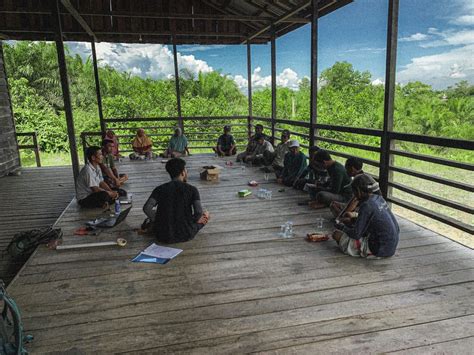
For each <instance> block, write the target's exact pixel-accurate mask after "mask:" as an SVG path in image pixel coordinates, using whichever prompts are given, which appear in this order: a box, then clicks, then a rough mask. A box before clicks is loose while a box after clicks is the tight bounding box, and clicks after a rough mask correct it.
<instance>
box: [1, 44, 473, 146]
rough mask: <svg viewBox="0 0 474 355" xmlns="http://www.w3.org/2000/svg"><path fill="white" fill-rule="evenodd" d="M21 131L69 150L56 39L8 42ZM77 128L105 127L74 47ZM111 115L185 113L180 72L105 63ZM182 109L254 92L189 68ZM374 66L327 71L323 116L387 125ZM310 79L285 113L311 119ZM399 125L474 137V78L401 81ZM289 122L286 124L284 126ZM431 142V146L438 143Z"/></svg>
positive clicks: (266, 110) (267, 100) (267, 101)
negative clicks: (443, 82) (146, 74)
mask: <svg viewBox="0 0 474 355" xmlns="http://www.w3.org/2000/svg"><path fill="white" fill-rule="evenodd" d="M4 55H5V62H6V67H7V74H8V78H9V82H8V83H9V86H10V90H11V97H12V102H13V108H14V114H15V121H16V125H17V131H18V132H22V131H34V130H36V131H37V132H38V133H39V139H40V145H41V149H42V150H43V151H50V152H51V151H62V150H67V149H68V145H67V139H66V124H65V119H64V111H63V107H62V106H63V102H62V95H61V87H60V84H59V73H58V69H57V56H56V49H55V46H54V44H51V43H44V42H34V43H33V42H17V43H15V44H14V45H9V44H5V45H4ZM67 65H68V72H69V80H70V85H71V99H72V102H73V107H74V119H75V125H76V132H77V133H78V134H79V133H80V132H82V131H97V130H98V129H99V120H98V114H97V103H96V95H95V84H94V77H93V67H92V63H91V61H90V60H87V61H85V62H84V61H83V60H82V59H81V58H80V57H79V56H78V55H76V56H72V55H70V54H68V55H67ZM99 71H100V73H99V76H100V84H101V89H102V96H103V107H104V114H105V116H106V117H109V118H110V117H167V116H177V112H176V95H175V82H174V80H173V79H168V80H152V79H143V78H140V77H136V76H131V75H130V74H129V73H123V72H118V71H116V70H114V69H113V68H111V67H109V66H101V67H100V69H99ZM180 74H181V75H180V85H181V90H182V98H181V99H182V112H183V115H185V116H229V115H245V114H246V112H247V98H246V97H245V95H244V94H242V92H240V91H239V89H238V87H237V85H236V84H235V82H234V81H233V80H232V79H230V78H228V77H226V76H225V75H222V74H221V73H220V72H211V73H205V74H203V73H200V74H199V75H197V76H194V75H193V74H192V73H190V72H188V71H181V73H180ZM371 80H372V78H371V74H370V73H369V72H359V71H357V70H355V69H354V68H353V67H352V65H351V64H349V63H347V62H338V63H335V64H334V65H333V66H332V67H331V68H328V69H326V70H324V71H323V72H322V73H321V77H320V82H321V84H322V85H321V89H320V91H319V93H318V122H321V123H330V124H336V125H348V126H354V127H368V128H381V127H382V118H383V100H384V87H383V85H373V84H372V82H371ZM309 98H310V85H309V81H308V79H306V78H305V79H303V80H302V81H301V83H300V87H299V90H296V91H293V90H290V89H287V88H281V87H279V88H278V90H277V112H278V114H277V115H278V117H279V118H286V119H291V120H301V121H307V120H308V119H309V118H308V117H309V112H310V108H309ZM395 107H396V108H395V129H396V130H398V131H402V132H411V133H419V134H425V135H433V136H447V137H452V138H461V139H469V140H472V139H474V86H472V85H469V84H468V83H467V82H466V81H461V82H459V83H458V84H457V85H456V86H455V87H450V88H448V89H446V90H443V91H437V90H433V89H432V88H431V87H430V86H429V85H426V84H424V83H421V82H412V83H409V84H407V85H404V86H400V85H397V87H396V102H395ZM253 109H254V115H255V116H266V117H270V116H271V90H270V89H268V88H267V89H264V90H261V91H258V92H255V93H254V95H253ZM279 128H283V127H279ZM321 134H322V135H324V136H328V137H339V138H344V139H348V140H351V141H354V142H360V143H366V144H377V143H378V140H377V139H376V138H373V137H366V136H356V135H349V134H346V135H341V134H337V133H335V132H328V131H321ZM430 149H431V148H430Z"/></svg>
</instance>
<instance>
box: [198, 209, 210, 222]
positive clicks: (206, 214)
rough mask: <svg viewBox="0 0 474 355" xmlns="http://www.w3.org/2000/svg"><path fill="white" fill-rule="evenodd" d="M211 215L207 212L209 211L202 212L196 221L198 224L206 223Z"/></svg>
mask: <svg viewBox="0 0 474 355" xmlns="http://www.w3.org/2000/svg"><path fill="white" fill-rule="evenodd" d="M210 217H211V215H210V214H209V212H207V211H206V212H204V213H203V214H202V216H201V218H199V220H198V221H197V223H198V224H207V222H209V218H210Z"/></svg>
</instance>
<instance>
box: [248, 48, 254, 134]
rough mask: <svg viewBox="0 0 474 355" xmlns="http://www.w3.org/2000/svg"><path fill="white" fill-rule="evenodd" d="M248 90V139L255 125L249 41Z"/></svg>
mask: <svg viewBox="0 0 474 355" xmlns="http://www.w3.org/2000/svg"><path fill="white" fill-rule="evenodd" d="M247 78H248V81H247V88H248V103H249V115H248V118H247V126H248V137H249V139H250V137H251V136H252V125H253V113H252V52H251V48H250V42H249V41H247Z"/></svg>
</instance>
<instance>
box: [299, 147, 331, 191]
mask: <svg viewBox="0 0 474 355" xmlns="http://www.w3.org/2000/svg"><path fill="white" fill-rule="evenodd" d="M319 150H321V148H319V147H318V146H313V147H310V148H309V164H308V166H307V167H306V169H305V170H304V171H303V173H302V174H301V176H300V177H299V179H298V180H297V181H296V182H295V185H294V187H295V189H298V190H304V191H308V192H311V191H313V190H317V189H318V188H319V187H321V186H323V187H324V186H327V184H328V181H329V176H328V172H327V170H326V169H324V168H323V167H322V166H321V164H318V163H317V162H316V161H315V160H314V157H315V155H316V153H317V152H318V151H319Z"/></svg>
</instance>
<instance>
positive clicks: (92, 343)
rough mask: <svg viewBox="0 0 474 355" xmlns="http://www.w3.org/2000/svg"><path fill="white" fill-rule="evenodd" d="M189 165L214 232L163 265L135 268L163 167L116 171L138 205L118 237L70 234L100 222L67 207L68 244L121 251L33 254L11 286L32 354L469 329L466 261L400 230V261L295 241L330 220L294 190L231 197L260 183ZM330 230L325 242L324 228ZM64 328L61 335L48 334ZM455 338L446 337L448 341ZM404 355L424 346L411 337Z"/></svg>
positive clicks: (244, 345) (258, 346) (187, 348)
mask: <svg viewBox="0 0 474 355" xmlns="http://www.w3.org/2000/svg"><path fill="white" fill-rule="evenodd" d="M186 160H187V166H188V171H189V176H190V179H189V180H190V183H192V184H193V185H195V186H197V187H198V188H199V191H200V194H201V199H202V201H203V205H204V206H205V207H206V208H207V209H208V210H209V211H210V212H211V222H210V223H209V225H207V226H206V227H205V228H204V229H203V230H202V231H201V232H200V233H199V234H198V236H197V237H196V238H195V239H194V240H192V241H190V242H187V243H182V244H177V245H176V246H177V247H179V248H183V249H184V251H183V253H181V254H180V255H179V256H178V257H177V258H176V259H174V260H173V261H172V262H170V263H169V264H167V265H154V264H153V265H150V264H136V263H132V262H130V259H131V258H133V257H134V256H135V255H136V254H137V253H138V252H139V251H140V250H142V249H143V248H144V247H146V246H147V245H149V244H150V243H151V242H152V241H153V238H152V237H143V236H140V235H137V234H136V232H135V229H136V228H138V227H139V225H140V223H141V222H142V220H143V218H144V215H143V212H142V211H141V207H142V206H143V204H144V202H145V200H146V199H147V198H148V196H149V194H150V192H151V191H152V190H153V188H154V187H155V186H157V185H159V184H161V183H163V182H166V181H168V180H169V177H168V176H167V173H166V171H165V169H164V164H161V163H160V162H159V161H155V162H127V163H122V164H119V171H121V172H126V173H128V174H129V176H130V180H129V182H128V183H127V185H126V189H127V190H129V191H131V192H132V193H133V195H134V197H133V200H134V203H133V207H132V211H131V212H130V214H129V216H128V217H127V220H125V221H124V222H123V223H121V224H120V225H119V226H117V227H116V228H114V229H112V230H106V231H103V232H102V233H101V234H100V235H99V236H96V237H92V236H87V237H78V236H74V235H73V231H74V230H75V229H76V228H77V227H78V226H80V225H81V224H83V223H84V221H86V220H88V219H90V218H93V217H94V216H97V214H98V213H101V212H102V211H101V210H88V211H85V210H82V209H80V208H78V206H77V204H76V203H75V202H73V203H72V204H71V205H70V206H69V207H68V209H67V210H66V212H65V213H64V215H63V216H62V217H61V219H60V220H59V222H58V225H59V226H60V227H61V228H62V229H63V231H64V243H65V244H66V245H67V244H77V243H89V242H101V241H110V240H115V239H116V238H117V237H125V238H126V239H127V240H128V244H127V246H126V247H125V248H123V249H117V248H102V249H97V250H89V251H86V250H82V251H81V250H74V251H61V252H60V251H51V250H48V249H46V248H40V249H38V250H37V251H36V253H35V254H34V255H33V257H32V258H30V260H29V261H28V263H27V265H26V266H25V267H24V269H23V270H22V271H21V273H20V274H19V275H18V276H17V277H16V279H15V281H14V282H13V283H12V284H11V285H10V286H9V288H8V291H9V293H10V294H12V295H13V296H14V297H15V299H16V300H17V302H18V304H19V306H20V307H21V309H22V312H23V319H24V322H25V327H26V330H27V331H28V332H31V333H32V334H33V335H35V336H36V340H35V341H34V342H33V343H32V344H30V345H29V350H30V351H32V352H39V353H41V352H46V351H48V349H55V350H56V351H70V350H72V349H75V350H76V351H83V352H107V353H110V352H145V351H149V352H160V353H161V352H163V353H166V352H198V353H199V352H200V353H239V352H253V351H255V352H258V351H282V352H288V351H293V350H294V349H300V348H301V349H306V347H309V348H310V349H311V352H315V351H316V352H321V351H322V350H323V349H325V347H324V344H326V342H329V344H330V346H333V344H335V343H336V340H338V339H340V338H342V339H343V340H344V339H348V338H351V337H356V336H358V337H369V336H370V335H371V334H378V333H380V334H381V335H380V336H382V335H383V333H384V332H393V333H394V335H393V336H394V337H399V334H401V333H399V331H400V329H402V330H403V329H405V328H410V327H411V328H413V329H415V331H416V332H418V334H419V335H420V336H421V337H425V339H428V340H429V341H436V339H434V338H432V337H431V334H430V332H429V330H430V329H428V330H426V329H424V328H423V326H424V325H425V324H438V323H439V324H441V323H442V322H446V321H452V322H453V324H454V323H456V322H457V321H459V324H460V326H462V325H464V324H465V323H463V322H465V321H464V320H463V317H465V316H466V315H468V314H470V313H469V312H470V310H471V309H472V303H473V301H472V300H471V298H472V287H473V285H474V261H473V260H474V259H473V258H472V256H473V253H474V252H473V251H472V250H470V249H467V248H464V247H462V246H460V245H458V244H456V243H453V242H451V241H450V240H448V239H446V238H444V237H442V236H440V235H439V234H437V233H434V232H432V231H429V230H425V229H424V228H422V227H420V226H418V225H415V224H413V223H411V222H409V221H407V220H404V219H399V221H400V228H401V231H402V232H401V240H400V244H399V248H398V250H397V253H396V256H395V257H393V258H387V259H380V260H364V259H358V258H350V257H347V256H345V255H343V254H341V253H340V252H339V251H338V249H337V247H336V245H335V243H334V242H333V241H328V242H326V243H316V244H312V243H307V242H305V241H304V240H303V237H304V234H305V233H306V232H308V231H311V230H312V229H313V228H314V218H316V217H317V216H323V217H324V218H328V219H329V217H330V215H329V213H328V211H327V210H323V211H312V210H309V209H308V208H307V207H306V206H298V205H297V202H298V201H301V200H303V199H304V198H305V195H304V194H302V193H301V192H300V191H296V190H293V189H289V188H286V189H285V192H282V193H278V192H277V189H278V188H279V187H278V185H276V184H275V182H274V181H268V182H263V183H262V185H261V186H264V187H266V188H269V189H271V190H272V191H273V199H272V200H270V201H263V200H258V199H256V198H255V197H254V196H252V197H251V198H248V199H239V198H238V197H237V196H236V191H238V190H239V189H241V188H243V187H246V186H247V182H248V181H249V180H251V179H257V180H263V179H262V178H263V173H262V172H261V171H260V170H259V169H258V168H254V167H247V168H246V169H245V170H242V169H241V167H240V166H235V167H232V168H228V167H224V166H225V161H226V160H229V159H218V158H215V157H213V156H209V155H207V156H192V157H189V158H186ZM210 163H212V164H218V165H220V166H222V167H223V169H222V174H221V180H220V181H219V182H218V183H208V182H204V181H201V180H199V179H198V172H199V170H200V168H201V167H202V166H204V165H208V164H210ZM45 187H46V186H45ZM289 219H291V220H292V221H294V223H295V234H296V235H295V237H294V238H291V239H281V238H279V237H278V235H277V232H278V230H279V225H280V224H281V223H283V222H285V221H286V220H289ZM325 228H326V229H327V230H328V231H329V230H330V229H331V228H332V226H331V222H329V221H328V222H327V223H326V225H325ZM52 300H54V301H52ZM443 324H444V323H443ZM450 324H451V323H450ZM417 327H418V328H417ZM420 327H421V328H420ZM435 328H436V327H435ZM183 329H185V330H186V331H183ZM59 330H60V332H61V337H57V336H56V335H55V334H57V333H58V331H59ZM425 330H426V332H425ZM390 334H391V333H390ZM456 336H457V335H456ZM456 336H455V335H453V334H452V333H449V334H447V335H446V336H445V338H443V341H447V342H450V341H456V340H457V338H456ZM460 336H462V337H466V336H469V334H468V335H466V334H461V335H460ZM344 341H345V340H344ZM319 344H323V345H321V346H320V345H319ZM344 344H345V343H344ZM348 344H349V343H348ZM425 345H426V344H425ZM334 346H335V345H334ZM345 346H347V345H345ZM403 346H404V347H405V348H409V347H414V348H416V347H419V346H420V343H419V341H417V340H413V339H412V340H410V341H409V342H407V343H404V344H403ZM342 349H346V348H342ZM372 349H375V351H377V349H379V348H378V347H377V345H376V344H375V345H374V344H371V345H370V348H369V349H368V350H367V351H368V352H371V351H372ZM394 350H401V348H398V349H394ZM367 351H366V352H367Z"/></svg>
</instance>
